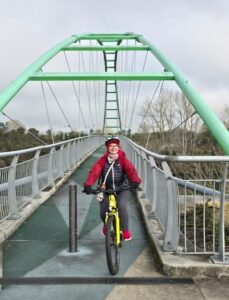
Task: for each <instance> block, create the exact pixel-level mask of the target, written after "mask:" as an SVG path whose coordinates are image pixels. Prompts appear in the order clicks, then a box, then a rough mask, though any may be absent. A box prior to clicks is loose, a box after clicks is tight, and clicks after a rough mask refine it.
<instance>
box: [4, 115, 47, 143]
mask: <svg viewBox="0 0 229 300" xmlns="http://www.w3.org/2000/svg"><path fill="white" fill-rule="evenodd" d="M2 114H3V115H4V116H6V117H7V118H8V119H9V120H11V121H12V122H14V123H16V124H17V125H18V126H19V127H21V128H23V129H25V131H26V132H28V133H29V134H30V135H31V136H32V137H33V138H35V139H36V140H38V141H39V142H41V143H42V144H44V145H47V143H45V142H44V141H42V140H41V139H40V138H39V137H37V136H36V135H35V134H33V133H32V132H31V131H29V130H28V129H26V127H25V126H24V125H22V124H20V123H19V122H18V121H17V120H14V119H13V118H12V117H10V116H9V115H7V114H6V113H5V112H3V111H2Z"/></svg>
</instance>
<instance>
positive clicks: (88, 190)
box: [83, 185, 92, 195]
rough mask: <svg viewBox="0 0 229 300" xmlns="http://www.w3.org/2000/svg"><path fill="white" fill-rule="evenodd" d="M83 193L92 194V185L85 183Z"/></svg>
mask: <svg viewBox="0 0 229 300" xmlns="http://www.w3.org/2000/svg"><path fill="white" fill-rule="evenodd" d="M83 193H86V194H87V195H90V194H91V193H92V190H91V186H90V185H85V186H84V190H83Z"/></svg>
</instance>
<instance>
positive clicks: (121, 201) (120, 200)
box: [100, 191, 129, 230]
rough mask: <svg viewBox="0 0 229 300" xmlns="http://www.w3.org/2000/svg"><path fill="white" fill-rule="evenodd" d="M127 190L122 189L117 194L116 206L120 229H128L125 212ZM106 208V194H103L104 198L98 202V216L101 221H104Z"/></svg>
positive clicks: (126, 213)
mask: <svg viewBox="0 0 229 300" xmlns="http://www.w3.org/2000/svg"><path fill="white" fill-rule="evenodd" d="M128 193H129V192H128V191H122V192H120V193H119V194H118V195H117V206H118V212H119V217H120V220H121V230H129V218H128V212H127V207H126V205H127V198H128V197H127V196H128ZM107 209H108V195H104V199H103V201H102V202H100V217H101V219H102V221H103V222H105V218H106V211H107Z"/></svg>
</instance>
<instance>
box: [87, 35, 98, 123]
mask: <svg viewBox="0 0 229 300" xmlns="http://www.w3.org/2000/svg"><path fill="white" fill-rule="evenodd" d="M90 46H92V42H91V40H90ZM90 57H91V64H90V66H89V68H91V69H92V72H95V66H94V59H93V51H91V56H90ZM89 62H90V61H89ZM93 87H94V106H95V115H96V118H95V121H96V126H97V128H98V127H99V126H98V111H97V105H96V104H97V103H96V102H97V94H96V90H95V80H93Z"/></svg>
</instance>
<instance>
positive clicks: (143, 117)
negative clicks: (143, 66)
mask: <svg viewBox="0 0 229 300" xmlns="http://www.w3.org/2000/svg"><path fill="white" fill-rule="evenodd" d="M160 84H161V81H159V82H158V84H157V86H156V89H155V91H154V94H153V96H152V98H151V100H150V103H149V105H148V108H147V109H146V111H145V114H144V116H143V119H142V121H141V123H140V125H139V127H138V130H137V132H139V130H140V128H141V126H142V123H143V122H144V120H145V118H146V115H147V113H148V111H149V109H150V107H151V104H152V102H153V99H154V97H155V95H156V93H157V90H158V88H159V86H160ZM162 86H163V81H162V84H161V89H160V92H161V90H162Z"/></svg>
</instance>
